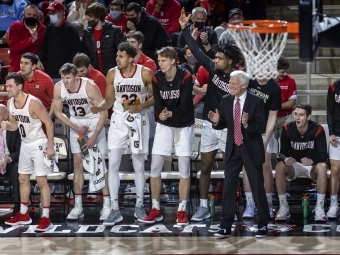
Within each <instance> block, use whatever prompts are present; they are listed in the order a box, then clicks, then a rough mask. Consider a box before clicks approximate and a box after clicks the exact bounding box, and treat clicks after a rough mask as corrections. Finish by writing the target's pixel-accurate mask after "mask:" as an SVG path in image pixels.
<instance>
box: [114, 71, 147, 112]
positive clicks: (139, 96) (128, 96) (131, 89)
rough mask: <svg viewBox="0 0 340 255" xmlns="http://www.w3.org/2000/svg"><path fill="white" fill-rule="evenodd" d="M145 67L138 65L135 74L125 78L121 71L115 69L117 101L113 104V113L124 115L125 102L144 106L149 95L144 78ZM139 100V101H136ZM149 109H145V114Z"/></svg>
mask: <svg viewBox="0 0 340 255" xmlns="http://www.w3.org/2000/svg"><path fill="white" fill-rule="evenodd" d="M142 68H143V66H141V65H138V64H136V65H135V72H134V73H133V74H132V76H131V77H124V76H123V74H122V72H121V70H119V69H118V67H115V68H114V69H115V78H114V81H113V87H114V90H115V97H116V100H115V102H114V104H113V108H112V109H113V111H114V112H115V113H123V112H124V108H123V100H128V102H129V104H130V105H132V104H136V103H137V102H138V101H139V104H143V103H144V102H145V99H146V97H147V95H148V90H147V87H146V86H145V84H144V82H143V78H142ZM136 100H137V101H136ZM146 110H147V109H144V110H143V111H142V113H144V112H145V111H146Z"/></svg>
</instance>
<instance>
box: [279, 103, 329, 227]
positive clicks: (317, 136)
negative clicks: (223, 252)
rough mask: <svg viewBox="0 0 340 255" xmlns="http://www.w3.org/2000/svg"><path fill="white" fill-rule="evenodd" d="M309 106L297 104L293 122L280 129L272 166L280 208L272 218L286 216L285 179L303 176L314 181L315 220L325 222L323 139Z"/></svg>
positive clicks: (325, 182)
mask: <svg viewBox="0 0 340 255" xmlns="http://www.w3.org/2000/svg"><path fill="white" fill-rule="evenodd" d="M311 114H312V107H311V106H310V105H308V104H305V103H300V104H298V105H297V106H296V107H295V110H294V121H292V122H289V123H286V124H285V125H284V126H283V129H282V136H281V150H280V159H281V162H279V163H278V164H277V165H276V168H275V171H276V173H275V181H276V188H277V193H278V195H279V202H280V209H279V210H278V212H277V214H276V216H275V220H287V219H288V218H290V213H289V206H288V202H287V195H286V180H287V181H292V180H294V179H296V178H298V177H299V176H307V177H309V178H311V179H312V180H314V181H316V189H317V201H316V206H315V210H314V211H315V216H314V220H315V221H327V217H326V215H325V211H324V204H325V196H326V187H327V165H326V160H327V142H326V134H325V130H324V129H323V127H322V126H321V125H320V124H319V123H316V122H314V121H311V120H310V119H311Z"/></svg>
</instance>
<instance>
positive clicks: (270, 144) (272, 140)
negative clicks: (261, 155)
mask: <svg viewBox="0 0 340 255" xmlns="http://www.w3.org/2000/svg"><path fill="white" fill-rule="evenodd" d="M265 138H266V135H265V134H263V135H262V140H264V139H265ZM275 142H276V141H275V137H274V133H272V134H271V136H270V138H269V141H268V144H267V150H266V153H277V151H276V149H275Z"/></svg>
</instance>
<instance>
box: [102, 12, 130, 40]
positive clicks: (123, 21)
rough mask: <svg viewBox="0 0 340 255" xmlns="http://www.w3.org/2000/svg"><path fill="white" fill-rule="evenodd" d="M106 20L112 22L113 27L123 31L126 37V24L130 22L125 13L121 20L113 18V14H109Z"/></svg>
mask: <svg viewBox="0 0 340 255" xmlns="http://www.w3.org/2000/svg"><path fill="white" fill-rule="evenodd" d="M106 20H108V21H110V22H111V23H112V24H113V25H115V26H117V27H120V29H121V30H122V32H123V34H124V35H125V34H126V32H127V27H126V23H127V22H128V17H127V16H126V14H125V13H122V15H121V16H120V19H119V20H115V19H113V18H112V16H111V14H110V13H109V14H108V15H107V16H106Z"/></svg>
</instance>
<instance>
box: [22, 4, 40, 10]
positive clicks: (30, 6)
mask: <svg viewBox="0 0 340 255" xmlns="http://www.w3.org/2000/svg"><path fill="white" fill-rule="evenodd" d="M27 8H33V9H37V10H39V8H38V6H36V5H35V4H28V5H26V6H25V10H26V9H27Z"/></svg>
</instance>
